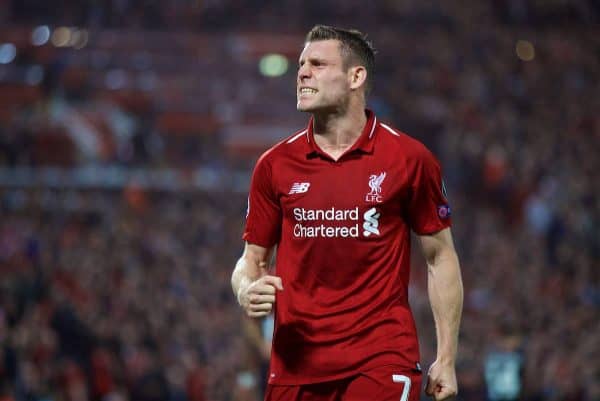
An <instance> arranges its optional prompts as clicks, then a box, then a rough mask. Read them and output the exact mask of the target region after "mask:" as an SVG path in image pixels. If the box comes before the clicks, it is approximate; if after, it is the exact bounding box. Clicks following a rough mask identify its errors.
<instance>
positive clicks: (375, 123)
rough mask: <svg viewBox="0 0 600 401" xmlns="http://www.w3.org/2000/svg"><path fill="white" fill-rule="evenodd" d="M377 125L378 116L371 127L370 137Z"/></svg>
mask: <svg viewBox="0 0 600 401" xmlns="http://www.w3.org/2000/svg"><path fill="white" fill-rule="evenodd" d="M376 126H377V117H375V119H374V120H373V126H372V127H371V132H370V133H369V139H371V137H372V136H373V132H375V127H376Z"/></svg>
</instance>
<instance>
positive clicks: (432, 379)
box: [425, 360, 458, 401]
mask: <svg viewBox="0 0 600 401" xmlns="http://www.w3.org/2000/svg"><path fill="white" fill-rule="evenodd" d="M425 394H427V395H429V396H431V397H433V399H434V400H435V401H441V400H447V399H449V398H450V397H452V396H455V395H456V394H458V385H457V384H456V370H455V369H454V364H444V363H442V362H440V361H439V360H436V361H435V362H434V363H432V364H431V367H429V371H428V372H427V386H426V387H425Z"/></svg>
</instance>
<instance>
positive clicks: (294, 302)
mask: <svg viewBox="0 0 600 401" xmlns="http://www.w3.org/2000/svg"><path fill="white" fill-rule="evenodd" d="M374 60H375V56H374V50H373V47H372V46H371V44H370V43H369V42H368V41H367V40H366V38H365V35H363V34H362V33H360V32H358V31H355V30H344V29H338V28H333V27H327V26H316V27H314V28H313V29H312V30H311V31H310V32H309V33H308V35H307V37H306V43H305V46H304V49H303V51H302V54H301V55H300V60H299V69H298V76H297V100H298V104H297V108H298V110H300V111H305V112H309V113H311V114H312V117H311V118H310V121H309V122H308V126H307V128H306V129H304V130H302V131H300V132H297V133H295V134H294V135H292V136H290V137H288V138H287V139H285V140H283V141H282V142H280V143H279V144H277V145H275V146H274V147H273V148H271V149H270V150H269V151H267V152H266V153H265V154H264V155H263V156H262V157H261V158H260V159H259V160H258V162H257V164H256V167H255V170H254V173H253V176H252V183H251V187H250V195H249V198H248V216H247V222H246V229H245V232H244V235H243V239H244V240H245V241H246V243H245V248H244V253H243V255H242V257H241V258H240V259H239V261H238V263H237V264H236V267H235V270H234V272H233V275H232V279H231V281H232V286H233V290H234V292H235V294H236V296H237V299H238V302H239V303H240V305H241V306H242V307H243V308H244V310H245V311H246V313H247V314H248V315H249V316H251V317H262V316H265V315H268V314H269V313H271V311H272V310H274V313H275V329H274V334H273V347H272V353H271V363H270V369H269V379H268V387H267V392H266V400H267V401H308V400H311V401H312V400H318V401H321V400H322V401H368V400H374V401H388V400H389V401H398V400H401V401H407V400H409V401H417V400H418V399H419V393H420V388H421V380H422V379H421V368H420V365H419V350H418V340H417V334H416V329H415V324H414V320H413V317H412V313H411V311H410V307H409V304H408V283H409V275H410V271H409V270H410V231H411V230H412V231H414V232H415V233H416V234H417V235H418V236H419V239H420V243H421V246H422V248H423V251H424V254H425V258H426V261H427V266H428V271H429V275H428V277H429V278H428V291H429V298H430V302H431V306H432V309H433V315H434V319H435V325H436V334H437V342H438V346H437V358H436V360H435V362H434V363H433V364H432V366H431V367H430V369H429V372H428V380H427V386H426V389H425V391H426V393H427V394H428V395H430V396H432V397H433V398H434V399H435V400H444V399H447V398H449V397H451V396H453V395H455V394H456V393H457V384H456V373H455V367H454V365H455V360H456V352H457V341H458V329H459V323H460V316H461V311H462V297H463V295H462V282H461V277H460V268H459V263H458V258H457V255H456V252H455V250H454V245H453V242H452V235H451V233H450V224H451V219H450V207H449V206H448V202H447V200H446V197H445V193H444V190H443V184H442V179H441V172H440V166H439V164H438V162H437V160H436V159H435V158H434V156H433V155H432V154H431V153H430V152H429V151H428V150H427V149H426V148H425V147H424V146H423V145H422V144H421V143H419V142H418V141H416V140H414V139H412V138H410V137H409V136H407V135H405V134H403V133H401V132H399V131H397V130H395V129H393V128H391V127H390V126H388V125H386V124H384V123H382V122H380V121H379V120H378V119H377V117H376V116H375V115H374V114H373V112H372V111H370V110H367V109H366V92H367V91H368V89H369V88H370V86H371V84H372V82H371V81H372V74H373V68H374ZM275 248H276V249H277V252H276V262H275V271H274V272H271V271H268V269H267V267H268V264H269V261H270V259H271V255H272V252H273V251H274V249H275Z"/></svg>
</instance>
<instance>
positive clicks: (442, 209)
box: [437, 205, 452, 219]
mask: <svg viewBox="0 0 600 401" xmlns="http://www.w3.org/2000/svg"><path fill="white" fill-rule="evenodd" d="M437 213H438V216H439V217H440V219H447V218H448V217H450V215H451V214H452V211H451V210H450V205H440V206H438V207H437Z"/></svg>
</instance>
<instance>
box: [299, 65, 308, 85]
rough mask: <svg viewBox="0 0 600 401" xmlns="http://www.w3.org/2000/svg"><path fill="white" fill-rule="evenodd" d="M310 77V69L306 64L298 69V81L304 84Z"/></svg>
mask: <svg viewBox="0 0 600 401" xmlns="http://www.w3.org/2000/svg"><path fill="white" fill-rule="evenodd" d="M309 77H310V68H309V67H308V66H307V65H306V63H305V64H303V65H301V66H300V67H299V68H298V81H299V82H302V81H303V80H304V79H305V78H309Z"/></svg>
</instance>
